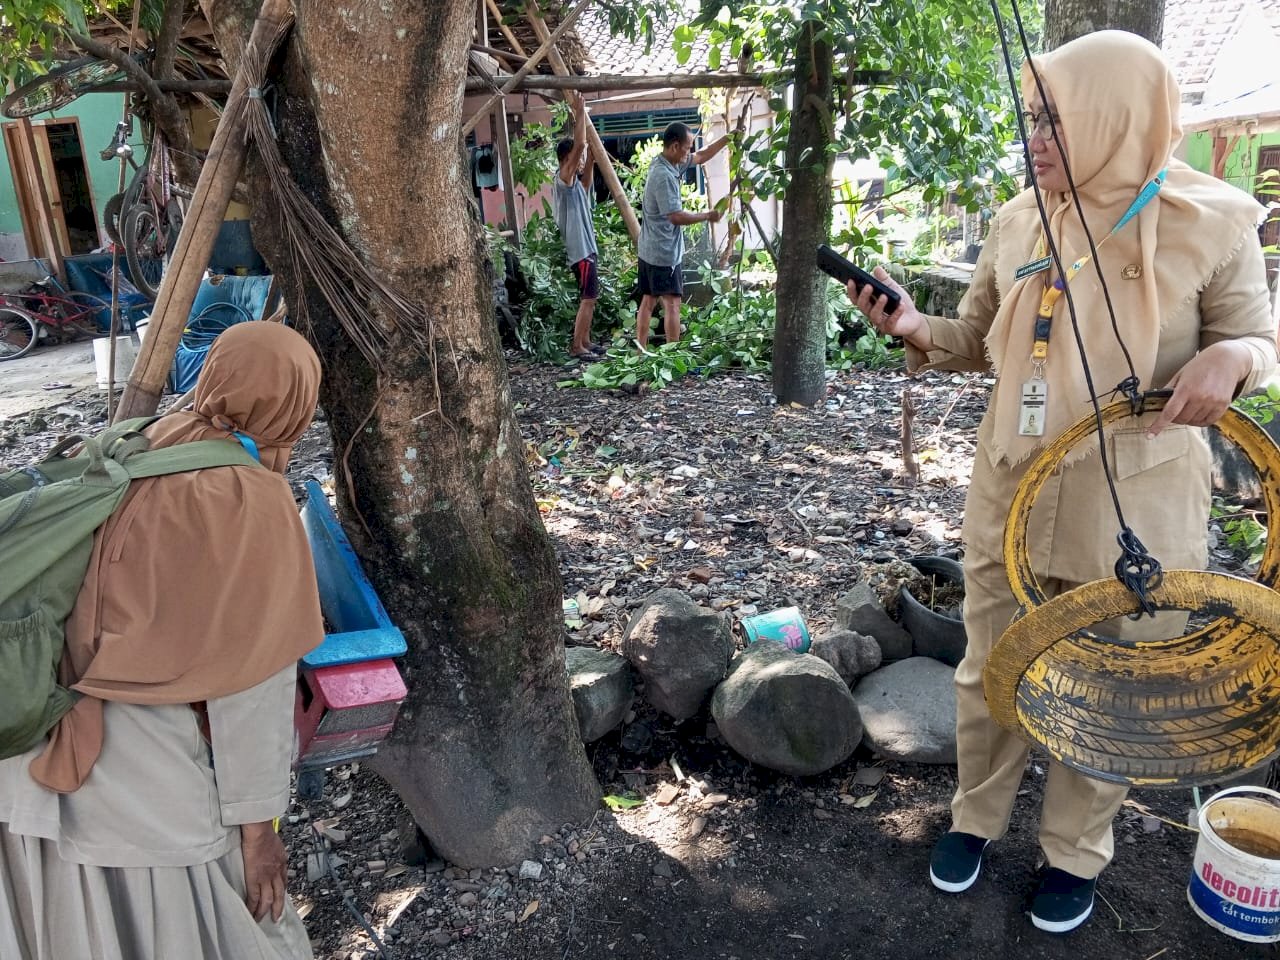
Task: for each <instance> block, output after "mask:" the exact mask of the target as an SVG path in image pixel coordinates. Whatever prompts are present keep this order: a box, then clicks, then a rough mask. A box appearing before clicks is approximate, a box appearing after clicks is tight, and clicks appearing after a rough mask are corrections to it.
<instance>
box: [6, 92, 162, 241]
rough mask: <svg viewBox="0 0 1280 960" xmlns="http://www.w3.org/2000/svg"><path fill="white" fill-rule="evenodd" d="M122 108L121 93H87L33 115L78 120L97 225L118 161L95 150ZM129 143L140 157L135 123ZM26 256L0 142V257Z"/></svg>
mask: <svg viewBox="0 0 1280 960" xmlns="http://www.w3.org/2000/svg"><path fill="white" fill-rule="evenodd" d="M123 110H124V94H122V93H90V94H87V95H86V96H83V97H81V98H80V99H78V100H75V101H73V102H72V103H69V104H68V105H67V106H65V107H63V108H62V109H60V110H54V111H53V112H52V113H45V114H41V115H40V116H39V117H37V118H35V119H38V120H48V119H70V118H75V119H77V120H78V121H79V122H80V141H81V145H82V147H83V149H84V159H85V167H86V168H87V169H88V171H89V182H90V185H91V187H92V191H93V205H94V213H95V215H96V217H97V219H98V222H99V224H101V221H102V207H103V204H105V203H106V202H107V201H108V200H109V199H111V197H112V196H114V195H115V193H116V187H117V186H118V183H119V176H120V164H119V162H118V161H116V160H102V159H101V158H99V156H98V151H100V150H102V149H103V148H104V147H105V146H106V145H107V144H108V143H110V142H111V137H112V135H113V134H114V133H115V129H116V124H117V123H118V122H119V120H120V117H121V114H122V112H123ZM6 122H12V121H6ZM130 143H132V144H133V147H134V150H135V156H138V157H140V156H141V155H142V154H143V152H144V150H145V145H144V144H143V142H142V139H141V135H140V134H139V132H138V125H137V124H135V125H134V135H133V139H132V140H131V141H130ZM27 256H28V254H27V244H26V240H25V239H24V238H23V235H22V215H21V214H20V213H19V212H18V196H17V188H16V187H15V186H14V182H13V170H12V168H11V167H10V164H9V157H8V153H7V151H6V150H5V148H4V145H3V142H2V141H0V259H4V260H22V259H25V258H26V257H27Z"/></svg>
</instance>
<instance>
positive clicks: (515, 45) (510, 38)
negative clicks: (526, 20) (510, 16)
mask: <svg viewBox="0 0 1280 960" xmlns="http://www.w3.org/2000/svg"><path fill="white" fill-rule="evenodd" d="M484 2H485V4H486V5H487V6H488V8H489V12H490V13H492V14H493V19H494V20H496V21H498V29H499V30H501V31H502V35H503V36H504V37H506V38H507V43H509V44H511V49H512V50H514V51H515V52H516V53H518V54H519V55H520V56H521V57H522V58H524V59H528V54H526V53H525V52H524V47H522V46H521V45H520V41H519V40H517V39H516V35H515V34H514V33H512V32H511V28H510V27H508V26H507V25H506V24H505V23H503V22H502V11H501V10H499V9H498V4H497V3H496V2H495V0H484Z"/></svg>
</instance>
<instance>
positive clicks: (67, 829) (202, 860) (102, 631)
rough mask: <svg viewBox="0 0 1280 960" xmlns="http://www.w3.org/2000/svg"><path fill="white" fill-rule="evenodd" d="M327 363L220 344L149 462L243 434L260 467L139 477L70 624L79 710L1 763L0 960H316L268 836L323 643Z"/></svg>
mask: <svg viewBox="0 0 1280 960" xmlns="http://www.w3.org/2000/svg"><path fill="white" fill-rule="evenodd" d="M319 385H320V363H319V360H318V359H317V357H316V355H315V352H314V351H313V350H312V349H311V347H310V346H309V345H308V344H307V342H306V340H305V339H303V337H302V336H301V335H299V334H298V333H296V332H294V331H293V330H290V329H288V328H286V327H284V326H283V325H281V324H276V323H265V322H259V323H243V324H239V325H237V326H234V327H232V328H231V329H229V330H227V331H226V332H225V333H223V334H222V335H221V336H220V337H218V339H217V341H216V342H215V343H214V344H213V346H212V347H211V348H210V350H209V355H208V357H207V359H206V360H205V364H204V369H203V371H202V372H201V374H200V380H199V383H198V384H197V385H196V393H195V409H194V411H193V412H190V413H176V414H171V415H169V416H166V417H163V418H161V419H160V420H158V421H156V422H155V423H154V424H152V425H151V426H149V427H148V428H147V429H146V431H145V432H146V434H147V436H148V437H150V439H151V443H152V446H153V447H167V446H171V445H174V444H178V443H186V442H190V441H195V440H212V439H221V440H225V441H226V442H235V441H234V439H232V438H233V436H242V437H246V438H248V439H247V440H246V441H244V442H246V444H247V445H249V446H252V447H254V449H255V450H256V451H257V456H258V458H259V460H260V462H261V464H262V466H263V467H266V468H267V469H259V468H256V467H251V466H244V467H240V466H235V467H219V468H216V469H208V470H199V471H195V472H190V473H179V474H173V475H170V476H162V477H155V478H152V479H148V480H138V481H136V482H135V483H133V484H132V485H130V487H129V490H128V492H127V493H126V495H125V499H124V500H123V501H122V503H121V505H120V507H119V508H118V509H117V510H116V512H115V513H114V514H112V516H111V517H110V519H108V520H107V522H106V523H105V524H104V525H103V526H102V527H101V528H99V530H98V532H97V533H96V534H95V535H94V542H93V552H92V554H91V556H90V560H89V568H88V571H87V573H86V576H85V581H84V584H83V585H82V586H81V589H80V593H79V595H78V597H77V599H76V604H75V607H74V608H73V609H72V612H71V615H70V617H68V619H67V623H66V652H65V656H64V659H63V663H62V667H61V680H62V682H63V683H64V684H65V685H66V686H68V687H70V688H72V689H73V690H75V691H77V692H78V693H80V694H82V695H83V696H82V697H81V699H79V700H78V701H77V702H76V705H75V707H74V708H73V709H72V710H71V712H70V713H68V714H66V715H65V716H64V717H63V718H62V720H61V721H59V723H58V725H57V726H56V727H55V728H54V730H53V731H52V733H51V736H50V737H49V738H48V740H47V742H45V743H42V744H39V745H37V746H36V747H34V748H32V749H31V750H30V751H28V752H27V753H25V754H20V755H19V756H16V757H12V758H10V759H7V760H3V761H0V958H3V960H90V958H92V960H306V958H309V957H311V956H312V951H311V946H310V944H309V942H308V940H307V933H306V930H305V929H304V928H303V925H302V921H301V920H300V919H299V918H298V915H297V913H296V912H295V911H294V909H293V907H292V905H291V904H290V903H289V898H288V896H287V894H286V893H285V875H286V868H287V866H288V863H287V856H286V853H285V850H284V846H283V844H282V843H281V841H280V838H279V837H278V836H277V835H276V833H275V831H274V829H273V827H272V819H273V818H274V817H278V816H279V815H280V814H282V813H283V812H284V811H285V808H286V807H287V806H288V802H289V762H290V755H291V752H292V748H293V700H294V691H295V687H296V675H297V660H298V658H299V657H301V656H302V655H303V654H304V653H306V652H307V651H308V650H310V649H312V648H313V647H315V646H316V645H317V644H318V643H319V642H320V641H321V640H322V639H323V637H324V624H323V621H322V619H321V616H320V601H319V595H318V592H317V589H316V579H315V570H314V568H313V566H312V560H311V551H310V549H309V547H308V546H307V540H306V534H305V532H304V531H303V529H302V523H301V520H300V519H299V517H298V511H297V507H296V506H295V504H294V500H293V495H292V493H291V492H290V489H289V485H288V483H287V482H286V481H285V479H284V477H283V473H284V470H285V465H286V464H287V463H288V460H289V453H290V450H291V448H292V446H293V444H294V442H295V441H296V440H297V439H298V437H300V436H301V435H302V432H303V431H304V430H305V429H306V428H307V425H308V424H310V422H311V418H312V416H313V414H314V413H315V407H316V398H317V394H318V390H319Z"/></svg>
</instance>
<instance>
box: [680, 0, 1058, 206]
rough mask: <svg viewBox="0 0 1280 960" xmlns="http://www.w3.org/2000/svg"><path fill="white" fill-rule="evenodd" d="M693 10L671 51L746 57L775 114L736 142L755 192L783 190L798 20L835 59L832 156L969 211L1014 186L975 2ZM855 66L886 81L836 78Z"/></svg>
mask: <svg viewBox="0 0 1280 960" xmlns="http://www.w3.org/2000/svg"><path fill="white" fill-rule="evenodd" d="M703 9H704V11H706V12H704V14H703V16H702V17H699V18H697V19H696V20H695V21H694V22H693V23H688V24H683V25H681V26H680V27H678V28H676V31H675V35H674V39H673V46H674V47H675V50H676V54H677V58H678V59H680V58H683V60H686V61H687V59H688V57H689V56H690V54H691V52H692V49H693V44H694V43H695V41H696V40H697V39H698V38H699V37H702V38H703V39H705V40H706V41H707V42H708V43H709V44H710V48H711V51H712V52H711V55H710V57H709V59H710V62H711V66H712V69H715V68H716V64H717V63H722V62H724V61H725V60H727V59H728V58H733V59H735V60H736V59H739V58H743V57H747V58H749V59H750V61H751V62H750V64H749V67H748V68H749V69H752V70H757V71H760V72H762V73H764V74H765V76H766V78H767V81H768V83H769V86H770V91H771V92H770V96H769V105H770V107H771V108H772V109H773V111H774V113H775V115H776V121H775V123H774V124H773V126H772V127H771V128H770V129H769V130H766V131H757V132H755V133H753V134H752V135H750V136H749V137H748V138H747V139H746V140H745V142H744V143H743V145H742V149H743V151H744V152H745V154H746V156H747V158H748V159H749V160H750V169H749V170H748V171H747V173H748V176H749V179H750V184H751V189H752V191H753V192H754V193H755V194H756V195H759V196H772V197H781V196H782V195H783V193H784V192H785V191H786V188H787V184H788V183H789V179H790V171H788V170H787V169H786V168H785V150H786V142H787V138H788V136H789V134H790V111H791V109H792V107H793V104H791V103H789V102H788V101H787V98H786V96H785V94H786V90H787V85H788V84H789V83H790V81H791V79H792V78H791V76H790V67H789V64H791V63H793V62H794V56H795V45H796V42H797V38H798V37H799V36H800V31H801V28H802V27H803V26H804V25H805V24H807V23H816V24H818V25H819V27H820V29H819V32H818V37H819V38H820V39H821V40H823V41H825V42H827V43H829V44H831V46H832V50H833V55H834V58H835V75H836V77H837V78H838V83H837V94H836V99H837V102H836V103H834V104H832V105H830V106H831V107H832V109H831V110H830V115H829V120H830V124H829V129H830V130H831V132H832V134H833V143H832V144H831V150H832V152H833V153H844V152H847V153H849V154H850V155H852V156H855V157H876V158H878V159H880V160H881V161H882V165H883V166H884V168H885V170H886V171H887V174H888V180H890V181H900V182H902V183H906V184H910V185H914V186H916V187H918V188H919V189H920V191H921V196H922V199H923V200H924V201H925V202H928V203H940V202H941V201H943V200H944V199H946V198H947V197H948V196H953V197H954V198H955V199H956V200H957V201H958V202H959V203H960V204H961V205H962V206H965V207H967V208H968V209H970V210H974V209H977V208H978V207H980V206H983V205H990V204H992V203H993V202H994V200H995V199H996V196H997V194H1001V195H1005V194H1008V193H1010V192H1011V191H1012V190H1013V187H1014V185H1013V184H1012V183H1011V182H1010V181H1009V180H1008V177H1007V175H1006V174H1004V173H1003V172H1002V170H1001V168H1000V166H999V161H1000V159H1001V158H1002V157H1003V155H1004V147H1005V144H1007V143H1008V142H1009V141H1010V140H1011V139H1012V137H1013V131H1014V125H1013V113H1012V110H1011V101H1010V98H1009V94H1008V93H1007V91H1005V89H1004V87H1003V82H1002V77H1003V70H1002V68H999V67H998V65H999V58H998V52H997V51H998V47H997V43H998V37H997V34H996V31H995V27H994V25H993V23H992V18H991V13H990V9H989V8H988V6H987V4H986V3H985V2H982V0H946V2H944V0H928V2H920V3H901V2H896V0H866V2H862V3H858V4H850V3H837V2H828V0H805V2H803V3H797V2H794V0H755V2H737V3H732V4H727V5H723V6H719V7H718V8H712V7H709V6H704V8H703ZM1033 26H1034V25H1033ZM861 71H884V72H886V73H887V74H888V75H889V76H890V77H891V78H892V79H891V80H890V81H888V82H887V83H885V84H883V85H875V86H867V85H865V84H859V83H857V82H841V80H840V79H839V78H844V80H846V81H852V80H854V79H855V78H856V77H857V76H858V74H859V72H861ZM824 106H825V105H824ZM815 162H816V159H815Z"/></svg>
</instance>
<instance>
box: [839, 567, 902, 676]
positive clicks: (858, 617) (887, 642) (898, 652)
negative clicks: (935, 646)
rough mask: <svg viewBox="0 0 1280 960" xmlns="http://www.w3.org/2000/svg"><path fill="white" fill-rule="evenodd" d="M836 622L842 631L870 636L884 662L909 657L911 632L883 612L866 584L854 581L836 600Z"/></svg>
mask: <svg viewBox="0 0 1280 960" xmlns="http://www.w3.org/2000/svg"><path fill="white" fill-rule="evenodd" d="M836 623H838V624H839V625H840V626H841V627H843V628H844V629H845V630H852V631H853V632H854V633H861V634H865V635H866V636H868V637H874V638H875V641H876V643H878V644H880V652H881V654H883V657H884V662H885V663H892V662H893V661H895V660H905V659H906V658H907V657H909V656H911V634H909V633H907V631H905V630H903V629H902V627H900V626H899V625H898V624H897V623H896V622H895V621H894V619H893V618H892V617H890V616H889V614H888V613H886V612H885V609H884V607H883V606H882V605H881V603H880V599H879V598H878V597H877V596H876V595H875V591H874V590H872V589H871V585H870V584H866V583H859V584H855V585H854V587H853V588H852V589H851V590H850V591H849V592H848V593H846V594H845V595H844V596H843V597H841V598H840V599H839V600H837V601H836Z"/></svg>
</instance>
